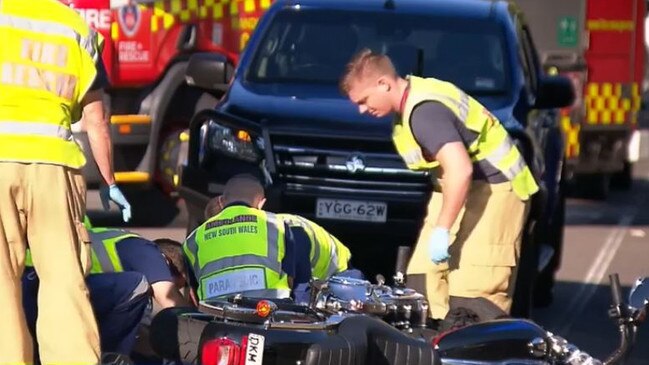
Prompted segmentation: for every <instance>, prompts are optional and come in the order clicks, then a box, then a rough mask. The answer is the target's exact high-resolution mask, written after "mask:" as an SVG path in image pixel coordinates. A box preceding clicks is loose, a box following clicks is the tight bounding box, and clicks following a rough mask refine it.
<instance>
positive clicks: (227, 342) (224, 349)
mask: <svg viewBox="0 0 649 365" xmlns="http://www.w3.org/2000/svg"><path fill="white" fill-rule="evenodd" d="M244 352H245V350H243V349H242V346H239V344H237V343H236V342H234V341H232V340H231V339H229V338H226V337H222V338H217V339H214V340H209V341H207V342H205V343H204V344H203V351H202V354H201V363H202V364H203V365H239V364H243V363H244V361H242V360H245V356H242V353H244Z"/></svg>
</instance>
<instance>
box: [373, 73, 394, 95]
mask: <svg viewBox="0 0 649 365" xmlns="http://www.w3.org/2000/svg"><path fill="white" fill-rule="evenodd" d="M376 83H377V84H378V87H379V89H380V90H381V91H383V92H388V91H390V89H391V87H392V86H391V83H390V81H389V80H388V78H387V77H385V76H381V77H379V78H378V80H376Z"/></svg>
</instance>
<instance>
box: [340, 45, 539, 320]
mask: <svg viewBox="0 0 649 365" xmlns="http://www.w3.org/2000/svg"><path fill="white" fill-rule="evenodd" d="M340 88H341V91H342V92H343V93H344V94H345V95H347V96H348V97H349V99H350V100H351V101H352V102H353V103H354V104H356V105H357V106H358V108H359V111H360V113H369V114H371V115H372V116H374V117H385V116H388V115H390V114H392V113H394V114H396V118H395V121H394V123H393V132H392V139H393V142H394V145H395V147H396V149H397V151H398V153H399V155H400V156H401V157H402V159H403V160H404V162H405V163H406V165H407V166H408V168H409V169H411V170H415V171H431V172H437V173H438V174H439V176H441V179H439V180H438V181H436V182H435V188H434V192H433V194H432V196H431V199H430V201H429V204H428V214H427V216H426V219H425V221H424V225H423V227H422V229H421V232H420V235H419V239H418V242H417V244H416V247H415V250H414V253H413V256H412V258H411V260H410V263H409V265H408V270H407V274H408V284H409V285H410V286H412V287H415V288H417V289H420V290H423V291H425V292H426V296H427V298H428V301H429V303H430V310H431V316H432V317H433V318H436V319H443V318H444V317H445V316H446V314H447V312H448V309H449V308H448V300H449V296H457V297H468V298H475V297H485V298H487V299H489V300H491V301H492V302H493V303H495V304H496V305H498V306H499V307H500V308H501V309H503V310H504V311H506V312H509V310H510V308H511V301H512V295H513V290H514V287H515V285H514V284H515V279H516V267H517V265H518V261H519V251H520V244H521V239H522V232H523V226H524V223H525V221H526V216H527V211H528V205H529V198H530V196H531V195H532V194H534V193H536V191H537V190H538V186H537V184H536V182H535V179H534V177H533V176H532V173H531V172H530V170H529V168H528V167H527V165H526V163H525V161H524V160H523V157H522V156H521V154H520V152H519V151H518V149H517V148H516V146H515V145H514V143H513V141H512V139H511V137H510V136H509V135H508V133H507V131H506V130H505V128H504V127H503V126H502V125H501V124H500V121H499V120H498V119H497V118H496V117H495V116H493V115H492V114H491V113H490V112H489V111H488V110H487V109H486V108H485V107H484V106H482V105H481V104H480V103H479V102H478V101H477V100H475V99H474V98H472V97H470V96H469V95H468V94H466V93H465V92H463V91H462V90H460V89H459V88H457V87H456V86H455V85H453V84H451V83H449V82H445V81H441V80H437V79H434V78H421V77H415V76H407V77H406V78H402V77H400V76H399V75H397V72H396V71H395V68H394V66H393V65H392V62H391V60H390V58H389V57H387V56H385V55H383V54H378V53H375V52H373V51H371V50H369V49H364V50H361V51H360V52H358V53H357V54H356V55H354V57H353V58H352V59H351V61H350V62H349V64H348V65H347V68H346V70H345V73H344V75H343V76H342V78H341V81H340ZM440 170H441V171H440Z"/></svg>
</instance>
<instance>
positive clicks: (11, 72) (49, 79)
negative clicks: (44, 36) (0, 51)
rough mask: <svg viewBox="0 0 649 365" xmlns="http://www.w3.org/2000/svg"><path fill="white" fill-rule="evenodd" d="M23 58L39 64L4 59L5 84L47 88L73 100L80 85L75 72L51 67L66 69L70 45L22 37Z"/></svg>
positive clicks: (46, 89)
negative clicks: (76, 88)
mask: <svg viewBox="0 0 649 365" xmlns="http://www.w3.org/2000/svg"><path fill="white" fill-rule="evenodd" d="M20 57H21V58H22V59H23V60H27V61H31V62H33V63H36V64H40V65H42V66H46V67H39V65H27V64H25V63H26V62H22V63H14V62H4V63H3V64H2V66H1V70H0V78H1V80H2V83H3V84H6V85H14V86H19V87H26V88H30V89H38V90H44V91H48V92H50V93H52V94H54V95H57V96H59V97H61V98H64V99H66V100H71V99H72V97H73V95H74V89H75V87H76V84H77V78H76V77H75V76H73V75H70V74H67V73H64V72H57V71H55V70H52V69H56V68H64V67H65V66H66V65H67V62H68V48H67V47H65V46H63V45H57V44H52V43H47V42H40V41H35V40H31V39H23V40H22V44H21V52H20Z"/></svg>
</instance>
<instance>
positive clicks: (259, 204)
mask: <svg viewBox="0 0 649 365" xmlns="http://www.w3.org/2000/svg"><path fill="white" fill-rule="evenodd" d="M264 204H266V198H261V199H260V200H259V202H257V209H261V208H262V207H263V206H264Z"/></svg>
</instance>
